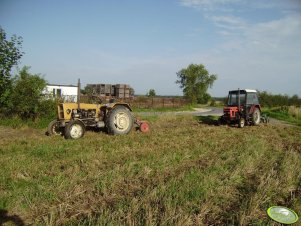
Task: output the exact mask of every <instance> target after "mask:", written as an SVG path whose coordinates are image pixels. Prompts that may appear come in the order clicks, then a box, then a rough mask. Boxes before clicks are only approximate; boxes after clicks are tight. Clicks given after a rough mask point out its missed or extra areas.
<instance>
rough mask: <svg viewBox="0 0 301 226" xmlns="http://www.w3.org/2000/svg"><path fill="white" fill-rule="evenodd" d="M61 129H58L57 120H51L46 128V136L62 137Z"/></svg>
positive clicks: (58, 123)
mask: <svg viewBox="0 0 301 226" xmlns="http://www.w3.org/2000/svg"><path fill="white" fill-rule="evenodd" d="M62 133H63V128H62V127H60V122H59V121H58V120H56V119H55V120H53V121H52V122H50V123H49V125H48V128H47V135H48V136H53V135H62Z"/></svg>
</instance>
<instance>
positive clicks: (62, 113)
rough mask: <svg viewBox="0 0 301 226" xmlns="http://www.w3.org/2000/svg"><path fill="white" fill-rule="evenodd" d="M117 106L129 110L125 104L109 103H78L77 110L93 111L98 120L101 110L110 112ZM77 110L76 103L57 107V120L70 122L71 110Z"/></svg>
mask: <svg viewBox="0 0 301 226" xmlns="http://www.w3.org/2000/svg"><path fill="white" fill-rule="evenodd" d="M117 105H123V106H125V107H127V108H128V109H129V110H130V111H131V108H130V106H129V105H128V104H126V103H109V104H86V103H80V106H79V108H80V109H82V110H95V113H96V114H95V118H99V117H100V115H101V109H107V110H110V109H112V108H114V107H115V106H117ZM76 109H78V104H77V103H62V104H59V105H58V119H59V120H64V121H70V120H71V119H72V112H73V110H76Z"/></svg>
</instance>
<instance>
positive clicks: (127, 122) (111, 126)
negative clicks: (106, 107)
mask: <svg viewBox="0 0 301 226" xmlns="http://www.w3.org/2000/svg"><path fill="white" fill-rule="evenodd" d="M133 122H134V120H133V116H132V114H131V112H130V111H129V109H128V108H126V107H125V106H117V107H115V108H114V109H112V110H111V111H109V113H108V115H107V119H106V127H107V129H108V133H109V134H113V135H122V134H128V133H129V132H130V131H131V130H132V128H133Z"/></svg>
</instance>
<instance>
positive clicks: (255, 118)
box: [252, 108, 260, 126]
mask: <svg viewBox="0 0 301 226" xmlns="http://www.w3.org/2000/svg"><path fill="white" fill-rule="evenodd" d="M252 123H253V125H255V126H258V125H259V123H260V110H259V109H258V108H255V110H254V112H253V114H252Z"/></svg>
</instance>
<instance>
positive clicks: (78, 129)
mask: <svg viewBox="0 0 301 226" xmlns="http://www.w3.org/2000/svg"><path fill="white" fill-rule="evenodd" d="M85 131H86V129H85V125H84V124H83V123H82V122H81V121H79V120H72V121H70V122H69V123H68V124H67V125H66V127H65V138H66V139H74V140H76V139H79V138H81V137H83V136H84V134H85Z"/></svg>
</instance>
